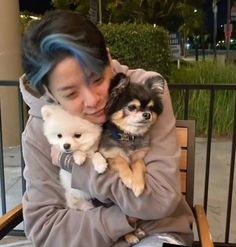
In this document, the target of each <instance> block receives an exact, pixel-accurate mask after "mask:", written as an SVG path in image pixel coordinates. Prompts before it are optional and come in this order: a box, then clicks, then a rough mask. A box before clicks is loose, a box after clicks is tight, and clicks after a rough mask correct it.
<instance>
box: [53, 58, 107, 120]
mask: <svg viewBox="0 0 236 247" xmlns="http://www.w3.org/2000/svg"><path fill="white" fill-rule="evenodd" d="M85 73H86V75H87V78H88V79H87V80H89V82H88V81H86V79H85V76H84V72H83V71H82V69H81V67H80V65H79V63H78V61H77V60H76V59H75V58H74V57H68V58H65V59H64V60H62V61H61V62H59V63H58V64H57V65H56V66H55V68H54V69H53V70H52V72H51V73H50V74H49V89H50V91H51V93H52V94H53V96H54V97H55V98H56V100H57V101H58V102H59V103H60V104H61V106H62V107H63V108H64V109H65V110H67V111H68V112H70V113H71V114H73V115H78V116H81V117H82V118H85V119H87V120H89V121H91V122H93V123H97V124H102V123H104V122H105V120H106V117H105V111H104V107H105V105H106V103H107V100H108V90H109V86H110V80H111V76H112V72H111V68H110V66H107V67H106V69H105V71H104V74H103V75H102V76H98V75H96V74H94V73H92V72H91V71H85Z"/></svg>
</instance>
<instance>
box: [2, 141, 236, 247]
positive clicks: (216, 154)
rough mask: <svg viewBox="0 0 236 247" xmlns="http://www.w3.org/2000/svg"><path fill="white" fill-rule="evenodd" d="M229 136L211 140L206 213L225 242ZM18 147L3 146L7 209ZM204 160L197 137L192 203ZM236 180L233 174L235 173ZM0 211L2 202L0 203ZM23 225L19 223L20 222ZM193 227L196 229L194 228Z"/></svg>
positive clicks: (15, 182) (200, 189)
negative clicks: (4, 147)
mask: <svg viewBox="0 0 236 247" xmlns="http://www.w3.org/2000/svg"><path fill="white" fill-rule="evenodd" d="M231 145H232V144H231V140H230V139H217V140H213V142H212V153H211V168H210V181H209V192H208V196H209V199H208V209H207V217H208V220H209V224H210V229H211V232H212V237H213V240H214V242H224V240H225V224H226V211H227V198H228V184H229V182H228V181H229V173H230V158H231V157H230V154H231V148H232V147H231ZM19 157H20V150H19V147H14V148H9V149H5V150H4V163H5V164H6V166H5V183H6V200H7V209H10V208H12V207H14V206H15V205H17V204H18V203H19V202H20V201H21V193H22V192H21V182H22V180H21V169H20V159H19ZM205 163H206V139H204V138H197V139H196V158H195V183H194V184H195V189H194V203H195V204H196V203H198V204H203V198H204V180H205ZM234 178H235V179H234V180H236V175H235V176H234ZM235 191H236V182H234V193H233V194H234V197H233V203H232V213H231V228H230V242H231V243H234V244H235V243H236V224H235V222H236V210H235V208H236V193H235ZM0 212H1V205H0ZM20 228H22V225H21V226H20ZM195 231H196V230H195ZM16 239H18V238H12V237H11V238H5V239H3V240H1V241H0V246H8V245H6V244H7V243H9V242H12V241H16Z"/></svg>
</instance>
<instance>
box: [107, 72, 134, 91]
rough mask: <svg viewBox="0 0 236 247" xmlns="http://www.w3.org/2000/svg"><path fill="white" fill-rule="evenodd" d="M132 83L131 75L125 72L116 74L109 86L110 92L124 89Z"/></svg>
mask: <svg viewBox="0 0 236 247" xmlns="http://www.w3.org/2000/svg"><path fill="white" fill-rule="evenodd" d="M129 83H130V80H129V77H128V76H126V75H125V74H123V73H118V74H116V75H115V76H114V77H113V78H112V80H111V85H110V88H109V92H113V91H114V90H116V91H122V89H124V88H126V87H127V86H128V85H129Z"/></svg>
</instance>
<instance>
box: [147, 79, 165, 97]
mask: <svg viewBox="0 0 236 247" xmlns="http://www.w3.org/2000/svg"><path fill="white" fill-rule="evenodd" d="M164 83H165V80H164V78H163V77H162V76H160V75H157V76H154V77H151V78H149V79H147V80H146V81H145V84H144V85H145V86H146V87H147V88H148V89H149V90H151V91H152V92H155V93H157V94H163V93H164Z"/></svg>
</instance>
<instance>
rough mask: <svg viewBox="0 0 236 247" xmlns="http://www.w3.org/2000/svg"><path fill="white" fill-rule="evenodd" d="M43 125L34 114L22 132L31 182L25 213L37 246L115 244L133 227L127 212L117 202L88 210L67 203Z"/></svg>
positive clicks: (69, 246)
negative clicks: (67, 206)
mask: <svg viewBox="0 0 236 247" xmlns="http://www.w3.org/2000/svg"><path fill="white" fill-rule="evenodd" d="M41 125H42V121H41V120H40V119H33V121H32V118H31V121H29V123H28V125H27V127H26V130H25V132H24V134H23V136H22V144H23V155H24V160H25V164H26V168H25V171H24V176H25V179H26V182H27V189H26V192H25V194H24V197H23V214H24V223H25V232H26V234H27V236H28V237H29V238H30V239H31V240H32V241H33V242H34V244H36V246H45V247H46V246H50V247H53V246H55V247H58V246H59V247H60V246H61V247H64V246H68V247H72V246H93V247H96V246H97V247H100V246H104V247H106V246H107V247H108V246H112V245H113V243H114V242H115V241H117V240H118V238H120V237H121V236H123V235H124V234H126V233H128V232H130V231H132V230H133V228H132V227H131V226H130V225H129V224H128V222H127V219H126V216H125V215H124V213H122V212H121V210H120V209H119V207H117V206H115V205H114V206H112V207H110V208H104V207H97V208H94V209H92V210H89V211H86V212H82V211H76V210H72V209H68V208H66V207H65V199H64V193H63V189H62V187H61V185H60V183H59V177H58V171H59V169H58V168H57V167H55V166H53V165H52V164H51V160H50V146H49V144H47V142H46V139H45V138H44V136H43V133H42V126H41ZM36 133H37V134H36ZM35 135H36V136H37V137H38V139H36V138H35Z"/></svg>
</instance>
